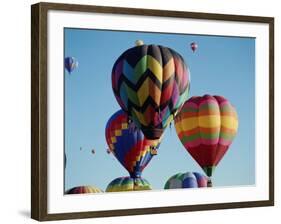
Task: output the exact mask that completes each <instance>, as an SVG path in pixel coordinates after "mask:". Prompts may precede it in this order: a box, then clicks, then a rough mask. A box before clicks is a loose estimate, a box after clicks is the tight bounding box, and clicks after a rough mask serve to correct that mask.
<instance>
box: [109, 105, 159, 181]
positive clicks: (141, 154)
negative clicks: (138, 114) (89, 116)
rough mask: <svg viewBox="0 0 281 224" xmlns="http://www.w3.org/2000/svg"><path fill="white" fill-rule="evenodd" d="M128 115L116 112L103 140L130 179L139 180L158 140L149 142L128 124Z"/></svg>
mask: <svg viewBox="0 0 281 224" xmlns="http://www.w3.org/2000/svg"><path fill="white" fill-rule="evenodd" d="M128 120H129V118H128V115H127V114H126V113H125V112H124V111H122V110H119V111H117V112H116V113H115V114H114V115H112V117H111V118H110V119H109V120H108V122H107V124H106V129H105V138H106V142H107V144H108V146H109V149H110V150H111V152H112V153H113V155H114V156H115V157H116V158H117V159H118V161H119V162H120V163H121V164H122V166H123V167H125V168H126V170H127V171H128V172H129V173H130V176H131V177H132V178H139V177H140V176H141V173H142V171H143V169H144V168H145V167H146V166H147V164H148V163H149V162H150V160H151V159H152V157H153V155H154V153H152V150H154V149H155V148H158V147H159V144H160V139H157V140H149V139H147V138H146V137H145V136H144V135H143V133H142V131H141V130H140V129H138V128H137V127H131V125H129V124H128Z"/></svg>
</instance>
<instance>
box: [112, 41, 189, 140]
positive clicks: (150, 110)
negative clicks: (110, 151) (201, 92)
mask: <svg viewBox="0 0 281 224" xmlns="http://www.w3.org/2000/svg"><path fill="white" fill-rule="evenodd" d="M189 86H190V72H189V70H188V68H187V66H186V65H185V63H184V59H183V58H182V56H181V55H180V54H178V53H177V52H175V51H174V50H172V49H170V48H167V47H163V46H159V45H141V46H136V47H133V48H131V49H128V50H127V51H125V52H124V53H123V54H122V55H121V56H120V57H119V58H118V59H117V61H116V62H115V64H114V66H113V69H112V88H113V92H114V95H115V97H116V99H117V101H118V103H119V105H120V106H121V108H122V109H123V110H124V111H126V112H127V113H128V115H129V117H130V118H131V119H132V120H133V121H134V123H135V124H136V126H137V127H139V128H140V129H141V130H142V131H143V133H144V135H145V136H146V137H147V138H148V139H158V138H160V136H161V135H162V133H163V131H164V129H165V128H166V127H167V125H168V124H169V123H170V122H171V121H172V120H173V118H174V115H175V114H176V113H177V111H178V109H179V108H180V107H181V105H182V104H183V103H184V102H185V100H186V99H187V97H188V93H189Z"/></svg>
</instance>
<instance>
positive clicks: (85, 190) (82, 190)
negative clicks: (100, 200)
mask: <svg viewBox="0 0 281 224" xmlns="http://www.w3.org/2000/svg"><path fill="white" fill-rule="evenodd" d="M102 192H103V191H102V190H100V189H99V188H97V187H94V186H78V187H73V188H71V189H69V190H68V191H66V194H90V193H102Z"/></svg>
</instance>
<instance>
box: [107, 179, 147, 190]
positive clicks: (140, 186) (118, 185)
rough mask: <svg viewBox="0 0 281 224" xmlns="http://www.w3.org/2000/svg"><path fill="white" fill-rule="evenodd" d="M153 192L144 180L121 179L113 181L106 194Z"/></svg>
mask: <svg viewBox="0 0 281 224" xmlns="http://www.w3.org/2000/svg"><path fill="white" fill-rule="evenodd" d="M144 190H151V186H150V184H149V183H148V181H147V180H146V179H144V178H131V177H119V178H116V179H115V180H113V181H111V182H110V183H109V185H108V186H107V188H106V190H105V191H106V192H118V191H144Z"/></svg>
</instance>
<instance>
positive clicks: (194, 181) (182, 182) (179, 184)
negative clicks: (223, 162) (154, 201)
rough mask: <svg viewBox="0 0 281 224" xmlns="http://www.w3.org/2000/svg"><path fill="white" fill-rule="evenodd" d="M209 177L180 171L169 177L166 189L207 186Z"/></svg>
mask: <svg viewBox="0 0 281 224" xmlns="http://www.w3.org/2000/svg"><path fill="white" fill-rule="evenodd" d="M207 184H208V177H206V176H204V175H202V174H200V173H197V172H187V173H178V174H176V175H174V176H172V177H170V178H169V180H168V181H167V182H166V184H165V187H164V189H176V188H198V187H207Z"/></svg>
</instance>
